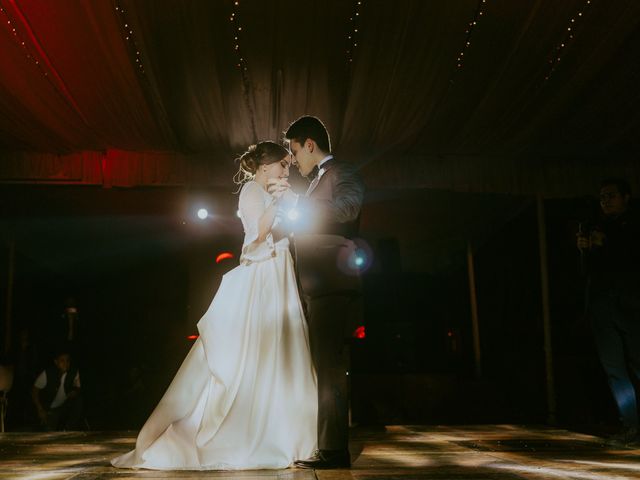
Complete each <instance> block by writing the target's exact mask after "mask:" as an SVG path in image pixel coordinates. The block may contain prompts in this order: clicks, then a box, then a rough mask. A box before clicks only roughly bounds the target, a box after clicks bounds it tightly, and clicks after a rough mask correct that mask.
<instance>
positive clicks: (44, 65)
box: [0, 4, 89, 125]
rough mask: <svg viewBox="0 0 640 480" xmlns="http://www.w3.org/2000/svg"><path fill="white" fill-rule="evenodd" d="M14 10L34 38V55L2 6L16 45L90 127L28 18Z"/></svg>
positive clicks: (32, 46) (24, 29)
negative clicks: (34, 33)
mask: <svg viewBox="0 0 640 480" xmlns="http://www.w3.org/2000/svg"><path fill="white" fill-rule="evenodd" d="M14 9H15V13H16V15H17V16H18V18H21V19H22V21H23V28H22V30H23V31H26V32H27V37H28V36H29V35H31V37H32V38H33V40H32V41H31V42H29V46H30V47H31V48H32V50H33V54H32V53H31V52H30V51H29V48H28V47H27V42H26V41H25V39H24V37H22V35H21V34H19V33H18V30H17V29H16V27H15V26H14V25H13V22H12V20H11V17H10V16H9V13H8V12H7V11H6V10H5V8H4V7H2V6H1V5H0V12H2V14H3V15H4V16H5V18H6V19H7V25H8V28H9V30H10V32H11V34H12V35H13V37H14V38H15V40H16V43H17V44H18V45H19V46H20V47H22V49H23V50H24V52H25V55H26V57H27V59H29V60H31V61H33V63H34V64H35V66H36V67H37V68H38V70H40V72H41V73H42V75H43V76H44V77H45V78H46V79H47V81H48V82H49V83H50V84H51V85H52V86H53V88H54V90H55V92H56V93H57V94H58V95H59V96H60V97H61V98H62V100H63V101H65V102H67V103H69V104H70V105H71V107H72V108H73V109H74V110H75V111H76V113H77V114H78V116H79V117H80V118H81V119H82V121H83V122H84V123H85V124H87V125H88V123H89V122H88V121H87V119H86V117H85V116H84V114H83V113H82V110H80V107H79V105H78V104H77V102H76V101H75V99H74V98H73V96H72V95H71V93H70V92H69V90H68V89H67V87H66V85H65V84H64V81H63V80H62V78H61V77H60V75H59V74H58V72H57V71H56V69H55V67H54V65H53V64H52V63H51V61H50V60H49V58H48V57H47V54H46V52H45V51H44V50H43V48H42V47H41V46H40V44H39V43H38V41H37V39H36V38H35V36H33V32H32V31H31V27H30V26H29V24H28V22H27V20H26V18H24V15H23V14H22V12H21V11H20V9H19V8H18V6H16V5H15V4H14ZM16 23H18V22H16ZM38 55H39V56H38ZM38 58H41V59H42V60H43V61H42V62H40V60H38ZM49 72H51V73H52V75H49Z"/></svg>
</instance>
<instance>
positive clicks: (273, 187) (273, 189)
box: [267, 178, 291, 198]
mask: <svg viewBox="0 0 640 480" xmlns="http://www.w3.org/2000/svg"><path fill="white" fill-rule="evenodd" d="M290 188H291V185H289V182H288V181H287V179H286V178H270V179H269V180H267V191H268V192H269V193H270V194H271V195H273V196H274V197H276V198H280V197H281V196H282V194H283V192H284V191H285V190H288V189H290Z"/></svg>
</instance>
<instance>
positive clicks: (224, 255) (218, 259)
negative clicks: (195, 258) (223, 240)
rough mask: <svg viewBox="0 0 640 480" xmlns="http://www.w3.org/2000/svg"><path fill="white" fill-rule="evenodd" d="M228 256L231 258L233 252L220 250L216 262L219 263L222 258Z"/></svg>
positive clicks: (224, 258)
mask: <svg viewBox="0 0 640 480" xmlns="http://www.w3.org/2000/svg"><path fill="white" fill-rule="evenodd" d="M228 258H233V253H231V252H222V253H221V254H219V255H218V256H217V257H216V263H220V262H222V261H223V260H227V259H228Z"/></svg>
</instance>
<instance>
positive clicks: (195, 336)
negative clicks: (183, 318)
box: [187, 335, 199, 342]
mask: <svg viewBox="0 0 640 480" xmlns="http://www.w3.org/2000/svg"><path fill="white" fill-rule="evenodd" d="M198 337H199V335H189V336H188V337H187V340H191V341H192V342H193V341H194V340H197V339H198Z"/></svg>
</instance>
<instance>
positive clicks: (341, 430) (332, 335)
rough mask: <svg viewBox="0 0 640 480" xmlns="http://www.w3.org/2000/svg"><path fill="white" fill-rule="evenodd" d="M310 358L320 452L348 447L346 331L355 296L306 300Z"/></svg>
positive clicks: (329, 296)
mask: <svg viewBox="0 0 640 480" xmlns="http://www.w3.org/2000/svg"><path fill="white" fill-rule="evenodd" d="M306 301H307V309H308V312H307V315H308V321H309V341H310V344H311V356H312V358H313V363H314V365H315V368H316V373H317V376H318V448H319V449H320V450H347V449H348V446H349V392H348V383H347V378H348V377H347V367H348V349H347V347H346V343H345V336H344V330H345V325H346V324H347V323H348V322H349V320H350V318H349V312H351V311H352V307H353V304H354V299H353V296H343V295H328V296H324V297H318V298H307V299H306Z"/></svg>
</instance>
